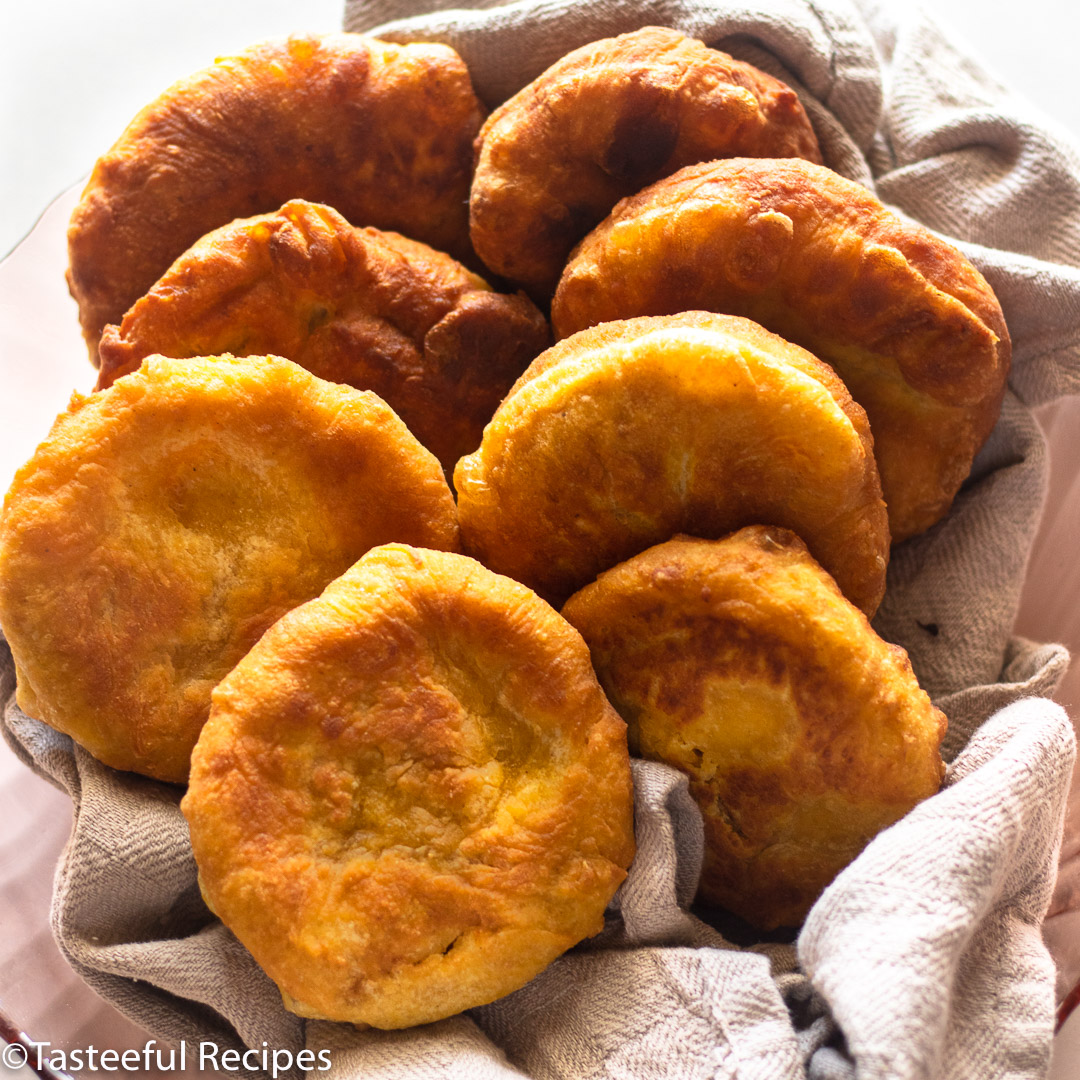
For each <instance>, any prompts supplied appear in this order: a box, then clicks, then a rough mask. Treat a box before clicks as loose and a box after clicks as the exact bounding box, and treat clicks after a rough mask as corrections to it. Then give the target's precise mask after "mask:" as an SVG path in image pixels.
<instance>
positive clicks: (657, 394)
mask: <svg viewBox="0 0 1080 1080" xmlns="http://www.w3.org/2000/svg"><path fill="white" fill-rule="evenodd" d="M454 480H455V486H456V488H457V491H458V512H459V515H460V521H461V531H462V541H463V543H464V544H465V547H466V550H467V551H469V552H470V553H471V554H474V555H476V556H477V557H478V558H479V559H481V560H482V561H483V562H484V563H485V564H486V565H488V566H490V567H492V569H494V570H497V571H498V572H500V573H505V574H509V575H510V576H511V577H515V578H517V579H518V580H519V581H523V582H525V583H526V584H528V585H530V586H531V587H532V588H535V589H536V590H537V591H538V592H540V593H541V594H542V595H546V596H548V597H551V598H552V599H553V600H555V601H557V602H561V601H562V600H564V599H565V598H566V597H567V596H569V595H570V594H571V593H572V592H574V591H576V590H577V589H580V588H581V587H582V586H583V585H585V584H587V583H588V582H590V581H592V579H593V578H594V577H596V575H597V574H598V573H599V572H600V571H601V570H606V569H607V568H609V567H611V566H614V565H615V564H616V563H618V562H621V561H622V560H624V559H627V558H629V557H630V556H631V555H634V554H636V553H637V552H639V551H642V550H644V549H645V548H647V547H650V546H652V545H653V544H656V543H658V542H660V541H662V540H666V539H669V538H670V537H671V536H672V535H674V534H675V533H677V532H692V533H694V534H695V535H699V536H710V537H717V536H722V535H724V534H725V533H728V532H730V531H731V530H732V529H736V528H739V527H740V526H742V525H746V524H749V523H753V522H768V523H770V524H777V525H782V526H785V527H787V528H792V529H797V530H799V531H800V533H801V534H802V535H803V536H804V537H805V538H806V542H807V544H808V545H809V547H810V550H811V551H813V552H814V553H815V555H816V556H817V558H818V559H819V560H820V561H821V562H822V564H823V565H825V566H826V567H828V568H829V570H830V572H831V573H833V574H834V576H835V577H836V579H837V580H838V581H839V582H840V585H841V588H843V590H844V592H845V593H846V595H847V596H848V597H849V598H850V599H851V600H852V601H853V602H854V603H856V604H858V605H859V606H860V607H862V608H863V609H864V610H865V611H866V612H867V613H871V614H872V613H873V612H874V611H875V610H876V608H877V606H878V604H879V603H880V601H881V597H882V594H883V592H884V589H885V567H886V563H887V560H888V553H889V531H888V524H887V521H886V514H885V505H884V503H883V502H882V500H881V488H880V485H879V482H878V476H877V469H876V468H875V466H874V457H873V441H872V439H871V437H870V433H869V428H868V426H867V423H866V416H865V414H864V413H863V411H862V409H860V408H859V406H858V405H856V404H855V403H854V402H853V401H852V400H851V396H850V395H849V394H848V392H847V391H846V390H845V389H844V386H843V384H842V383H841V382H840V380H839V379H838V378H837V377H836V375H835V373H834V372H833V371H832V370H831V369H830V368H829V367H828V366H827V365H825V364H822V363H821V362H820V361H818V360H816V359H815V358H814V357H813V356H811V355H810V354H809V353H807V352H806V351H805V350H803V349H800V348H798V347H797V346H795V345H791V344H789V343H788V342H786V341H783V340H782V339H781V338H778V337H776V335H774V334H770V333H768V332H767V331H765V330H763V329H762V328H761V327H760V326H758V325H756V324H755V323H752V322H750V321H749V320H747V319H739V318H733V317H730V316H723V315H714V314H710V313H708V312H686V313H683V314H681V315H676V316H667V317H662V318H642V319H629V320H626V321H625V322H620V323H610V324H606V325H603V326H597V327H594V328H593V329H591V330H587V331H583V332H582V333H581V334H577V335H575V336H574V337H572V338H568V339H567V340H565V341H562V342H560V343H559V344H558V345H556V346H555V347H554V348H552V349H550V350H548V352H546V353H542V354H541V355H540V356H539V357H537V359H536V360H535V361H533V363H532V364H531V365H530V366H529V368H528V369H527V370H526V372H525V374H524V375H523V376H522V377H521V378H520V379H519V380H518V382H517V383H516V384H515V386H514V388H513V389H512V390H511V392H510V394H509V395H508V396H507V398H506V400H505V401H504V402H503V403H502V405H500V406H499V408H498V410H497V411H496V413H495V416H494V417H493V418H492V421H491V423H490V424H488V426H487V428H486V429H485V431H484V439H483V442H482V443H481V444H480V449H479V450H477V451H476V452H475V453H474V454H471V455H469V456H468V457H465V458H462V459H461V461H460V462H459V463H458V467H457V469H456V471H455V474H454Z"/></svg>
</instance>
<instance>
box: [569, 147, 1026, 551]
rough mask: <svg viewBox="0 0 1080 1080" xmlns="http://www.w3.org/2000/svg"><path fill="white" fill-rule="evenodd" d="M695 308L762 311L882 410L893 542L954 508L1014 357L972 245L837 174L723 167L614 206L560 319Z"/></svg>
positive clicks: (763, 319)
mask: <svg viewBox="0 0 1080 1080" xmlns="http://www.w3.org/2000/svg"><path fill="white" fill-rule="evenodd" d="M689 307H693V308H704V309H706V310H711V311H724V312H729V313H731V314H734V315H745V316H747V317H748V318H751V319H755V320H756V321H757V322H760V323H761V324H762V325H763V326H766V327H768V328H769V329H770V330H773V331H775V332H776V333H778V334H781V335H783V336H784V337H786V338H788V339H789V340H791V341H795V342H797V343H798V344H800V345H803V346H804V347H805V348H808V349H810V351H811V352H813V353H814V354H815V355H816V356H819V357H820V358H821V359H823V360H825V361H826V362H827V363H829V364H831V365H832V366H833V367H834V368H835V369H836V371H837V373H838V374H839V375H840V377H841V378H842V379H843V380H844V382H845V383H846V384H847V387H848V389H849V390H850V391H851V393H852V395H853V396H854V398H855V400H856V401H858V402H859V404H860V405H862V406H863V408H864V409H866V413H867V416H868V417H869V418H870V427H871V429H872V430H873V433H874V445H875V450H876V453H877V461H878V468H879V470H880V473H881V482H882V488H883V490H884V493H885V501H886V503H888V506H889V525H890V528H891V530H892V534H893V540H894V541H900V540H903V539H906V538H907V537H909V536H913V535H915V534H916V533H919V532H922V531H923V530H925V529H927V528H929V527H930V526H931V525H932V524H934V522H936V521H938V520H940V518H942V517H944V515H945V514H946V512H947V511H948V509H949V506H950V505H951V504H952V500H953V498H954V496H955V495H956V492H957V490H958V489H959V487H960V484H961V483H962V482H963V480H964V479H965V478H966V476H967V475H968V472H969V471H970V469H971V462H972V460H973V458H974V456H975V453H976V451H977V450H978V449H979V447H980V446H981V445H982V444H983V442H984V441H985V440H986V437H987V436H988V435H989V434H990V430H991V428H992V427H993V426H994V423H995V422H996V420H997V416H998V413H999V411H1000V408H1001V401H1002V398H1003V396H1004V393H1005V380H1006V376H1007V375H1008V370H1009V361H1010V357H1011V346H1010V342H1009V333H1008V330H1007V329H1006V328H1005V320H1004V318H1003V316H1002V313H1001V307H1000V306H999V304H998V302H997V299H996V298H995V296H994V294H993V292H992V291H991V289H990V287H989V285H987V283H986V281H985V280H984V279H983V277H982V275H981V274H980V273H979V272H978V271H977V270H976V269H975V268H974V267H973V266H972V265H971V263H970V262H968V260H967V259H965V258H964V256H963V255H961V254H960V252H959V251H957V250H956V249H955V248H953V247H951V246H950V245H949V244H947V243H945V242H944V241H942V240H939V239H938V238H937V237H935V236H933V235H932V234H931V233H929V232H928V231H927V230H926V229H924V228H922V227H921V226H918V225H915V224H912V223H910V222H907V221H903V220H901V219H900V218H898V217H897V216H896V215H895V214H892V213H890V212H889V211H888V210H886V209H885V207H884V206H882V205H881V203H880V202H878V200H877V199H876V198H874V196H873V195H871V194H870V192H868V191H867V190H866V189H865V188H863V187H861V186H860V185H859V184H855V183H853V182H851V181H850V180H845V179H843V178H842V177H840V176H837V175H836V174H835V173H833V172H830V171H829V170H828V169H824V168H821V167H819V166H816V165H812V164H810V163H808V162H804V161H795V160H788V161H768V160H765V161H751V160H748V159H744V160H734V161H726V162H712V163H709V164H705V165H697V166H692V167H690V168H687V169H683V170H682V171H681V172H679V173H676V174H675V175H674V176H671V177H668V178H667V179H665V180H662V181H660V182H659V183H657V184H654V185H653V186H652V187H650V188H648V189H646V190H645V191H642V192H641V193H639V194H638V195H636V196H634V197H633V198H630V199H626V200H624V201H623V202H622V203H620V204H619V206H618V207H616V209H615V211H614V212H613V213H612V215H611V216H610V217H609V218H608V219H607V220H606V221H605V222H604V223H603V224H602V225H600V227H599V228H597V229H596V230H595V231H594V232H593V233H591V234H590V235H589V236H588V237H587V238H586V239H585V240H584V241H583V242H582V244H581V245H580V246H579V248H578V249H577V251H576V252H575V254H574V256H573V258H572V259H571V261H570V263H569V265H568V266H567V268H566V271H565V273H564V274H563V277H562V280H561V281H560V283H559V288H558V290H557V292H556V295H555V299H554V302H553V305H552V324H553V326H554V328H555V332H556V336H557V337H564V336H566V335H568V334H573V333H575V332H576V331H578V330H580V329H582V328H583V327H586V326H592V325H593V324H595V323H600V322H605V321H607V320H609V319H623V318H628V317H630V316H635V315H662V314H666V313H668V312H672V311H681V310H684V309H685V308H689Z"/></svg>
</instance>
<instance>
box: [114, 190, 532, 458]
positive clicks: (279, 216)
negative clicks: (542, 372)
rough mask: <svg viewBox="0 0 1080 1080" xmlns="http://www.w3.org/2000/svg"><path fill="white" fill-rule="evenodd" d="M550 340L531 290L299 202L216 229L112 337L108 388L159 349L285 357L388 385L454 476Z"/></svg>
mask: <svg viewBox="0 0 1080 1080" xmlns="http://www.w3.org/2000/svg"><path fill="white" fill-rule="evenodd" d="M548 343H549V334H548V328H547V323H546V321H545V320H544V317H543V316H542V315H541V314H540V312H539V311H537V309H536V307H535V306H534V305H533V304H532V302H531V301H529V300H528V299H526V298H525V297H524V296H520V295H519V296H507V295H503V294H501V293H496V292H492V291H491V289H490V288H489V287H488V285H487V283H486V282H484V281H483V279H482V278H479V277H477V275H476V274H473V273H471V272H470V271H468V270H467V269H466V268H465V267H464V266H462V265H461V264H460V263H458V262H456V261H455V260H453V259H452V258H450V256H449V255H444V254H443V253H442V252H439V251H435V250H434V249H433V248H430V247H428V246H427V245H425V244H421V243H418V242H417V241H414V240H409V239H406V238H405V237H403V236H400V235H398V234H397V233H392V232H381V231H380V230H378V229H372V228H367V229H360V228H355V227H353V226H351V225H350V224H349V223H348V222H347V221H346V220H345V219H344V218H343V217H342V216H341V215H340V214H338V213H337V212H336V211H335V210H332V209H331V208H330V207H327V206H321V205H318V204H314V203H308V202H304V201H302V200H294V201H292V202H289V203H287V204H286V205H285V206H283V207H282V208H281V209H280V210H278V211H277V212H276V213H273V214H263V215H260V216H258V217H253V218H246V219H241V220H238V221H234V222H232V223H231V224H229V225H225V226H222V227H221V228H220V229H216V230H214V232H212V233H210V234H209V235H207V236H204V237H203V238H202V239H201V240H198V241H197V242H196V243H195V244H194V245H193V246H192V247H191V248H189V249H188V250H187V251H186V252H185V253H184V254H183V255H181V256H180V258H178V259H177V260H176V262H174V263H173V265H172V266H171V267H170V268H169V270H168V271H167V272H166V273H165V274H164V276H163V277H161V278H160V279H159V280H158V282H157V284H155V285H154V287H153V288H152V289H151V290H150V291H149V292H148V293H147V294H146V295H145V296H144V297H143V298H142V299H141V300H139V301H138V302H137V303H136V304H135V305H134V306H133V307H132V308H131V310H130V311H128V313H127V314H126V315H125V316H124V321H123V322H122V323H121V324H120V325H119V326H114V325H110V326H107V327H106V328H105V332H104V334H103V335H102V339H101V346H100V350H99V351H100V356H101V373H100V375H99V378H98V387H99V388H101V387H105V386H109V385H110V384H111V383H112V382H113V380H114V379H117V378H119V377H120V376H121V375H126V374H127V373H128V372H130V371H134V370H135V369H136V368H137V367H138V366H139V364H140V363H141V361H142V359H143V357H145V356H149V355H150V354H151V353H161V354H163V355H165V356H173V357H187V356H216V355H218V354H220V353H225V352H228V353H232V354H234V355H237V356H248V355H259V354H266V353H273V354H275V355H277V356H284V357H287V358H288V359H290V360H293V361H295V362H296V363H298V364H301V365H302V366H303V367H305V368H307V369H308V370H309V371H311V372H313V373H314V374H315V375H318V376H319V377H320V378H322V379H329V380H331V381H332V382H341V383H347V384H348V385H350V386H355V387H356V388H357V389H359V390H374V391H375V393H377V394H378V395H379V396H380V397H381V398H382V399H383V400H384V401H385V402H386V403H387V404H388V405H389V406H390V407H391V408H392V409H393V410H394V411H395V412H396V413H397V414H398V416H400V417H401V418H402V420H404V421H405V423H406V424H407V425H408V427H409V430H410V431H411V432H412V433H413V434H414V435H415V436H416V437H417V438H418V439H419V440H420V442H422V443H423V444H424V445H425V446H426V447H427V448H428V449H429V450H431V451H432V453H434V454H435V456H436V457H437V458H438V459H439V460H440V461H441V462H442V464H443V467H444V468H445V469H446V470H447V472H452V471H453V468H454V465H455V464H456V463H457V460H458V458H459V457H461V456H462V455H463V454H467V453H469V452H470V451H472V450H475V449H476V447H477V446H479V445H480V436H481V434H482V433H483V430H484V424H486V423H487V422H488V420H490V419H491V415H492V413H494V412H495V408H496V406H497V405H498V404H499V402H500V401H501V400H502V399H503V397H504V395H505V394H506V392H507V390H509V389H510V385H511V384H512V383H513V381H514V380H515V379H516V378H517V376H518V375H520V374H521V372H522V371H524V370H525V367H526V366H527V365H528V363H529V361H530V360H532V359H533V357H535V356H536V355H537V353H539V352H541V351H542V350H543V349H544V348H545V347H546V346H547V345H548Z"/></svg>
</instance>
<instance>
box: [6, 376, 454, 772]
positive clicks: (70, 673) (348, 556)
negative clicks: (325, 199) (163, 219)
mask: <svg viewBox="0 0 1080 1080" xmlns="http://www.w3.org/2000/svg"><path fill="white" fill-rule="evenodd" d="M394 539H399V540H403V541H405V542H412V543H417V544H424V545H427V546H430V547H444V548H456V547H457V544H458V532H457V522H456V515H455V510H454V504H453V498H452V496H451V493H450V490H449V488H448V486H447V484H446V481H445V479H444V477H443V474H442V470H441V469H440V467H439V464H438V462H437V461H436V460H435V458H434V457H433V456H432V455H431V454H430V453H429V452H428V451H426V450H425V449H424V448H423V447H422V446H420V444H419V443H418V442H417V441H416V440H415V438H414V437H413V436H412V435H411V434H410V433H409V432H408V430H407V429H406V427H405V425H404V424H403V423H402V422H401V420H399V419H398V417H397V416H395V415H394V413H393V412H392V410H391V409H390V408H389V407H388V406H386V405H385V404H384V403H383V402H382V401H380V400H379V398H377V397H376V396H375V395H374V394H370V393H360V392H358V391H355V390H352V389H350V388H348V387H343V386H336V385H333V384H330V383H326V382H323V381H322V380H320V379H316V378H315V377H314V376H313V375H310V374H309V373H308V372H306V371H304V370H303V369H302V368H300V367H298V366H297V365H295V364H293V363H291V362H289V361H287V360H282V359H280V358H276V357H258V358H251V359H247V360H239V359H234V358H232V357H210V358H205V357H204V358H201V359H190V360H185V361H174V360H166V359H164V358H162V357H152V358H150V359H148V360H147V361H146V362H145V363H144V364H143V366H142V368H140V370H139V371H138V372H136V373H135V374H133V375H129V376H127V377H125V378H123V379H120V380H118V381H117V382H116V383H115V384H114V385H113V386H112V387H111V388H109V389H108V390H105V391H103V392H101V393H97V394H93V395H91V396H89V397H82V396H80V395H75V397H74V398H73V399H72V402H71V405H70V406H69V408H68V411H67V412H66V413H63V414H61V415H60V416H59V417H58V418H57V420H56V423H55V424H54V426H53V429H52V432H51V433H50V435H49V437H48V438H47V439H46V440H45V442H43V443H42V444H41V446H40V447H39V448H38V450H37V453H36V454H35V455H34V457H33V458H32V459H31V460H30V462H29V463H28V464H26V465H25V466H23V468H22V469H20V470H19V472H18V474H17V475H16V478H15V481H14V483H13V484H12V487H11V489H10V491H9V492H8V494H7V497H6V499H5V500H4V509H3V516H2V518H0V625H2V626H3V630H4V635H5V637H6V638H7V640H8V643H9V645H10V646H11V651H12V653H13V655H14V658H15V664H16V672H17V676H18V690H17V700H18V703H19V706H20V707H21V708H22V709H23V710H24V711H25V712H26V713H27V714H28V715H30V716H33V717H36V718H38V719H40V720H44V721H45V722H46V723H49V724H51V725H52V726H53V727H55V728H58V729H59V730H60V731H63V732H66V733H67V734H69V735H71V736H72V737H73V738H74V739H75V740H76V741H77V742H79V743H81V744H82V745H83V746H84V747H86V749H88V750H89V751H90V752H91V753H92V754H93V755H94V756H95V757H97V758H99V759H100V760H102V761H104V762H105V763H106V764H108V765H112V766H114V767H115V768H118V769H129V770H133V771H135V772H140V773H144V774H146V775H148V776H152V777H156V778H158V779H161V780H171V781H177V782H181V781H183V780H185V779H186V777H187V771H188V760H189V756H190V753H191V748H192V746H194V744H195V740H196V738H197V736H198V733H199V729H200V728H201V727H202V724H203V722H204V721H205V719H206V716H207V714H208V712H209V708H210V691H211V690H212V689H213V687H214V686H215V685H216V684H217V683H218V682H219V681H220V679H221V678H222V676H224V675H225V674H226V672H228V671H229V670H230V669H231V668H232V667H233V666H234V665H235V664H236V662H237V661H238V660H239V659H240V658H241V657H242V656H243V655H244V654H245V653H246V652H247V650H248V649H249V648H250V647H251V646H252V645H253V644H254V643H255V642H256V641H257V640H258V638H259V636H260V635H261V634H262V632H263V631H264V630H265V629H266V628H267V627H268V626H269V625H270V624H271V623H273V622H274V621H275V620H276V619H278V618H280V616H282V615H283V614H284V613H285V612H286V611H288V610H290V609H291V608H293V607H295V606H296V605H297V604H299V603H302V602H304V601H305V600H309V599H310V598H311V597H313V596H317V595H318V594H319V592H320V591H321V590H322V588H323V587H324V586H325V585H326V583H327V582H328V581H330V580H332V579H333V578H334V577H336V576H337V575H338V574H340V573H342V572H343V571H344V570H345V569H346V568H347V567H348V566H350V565H351V564H352V563H353V562H354V561H355V560H356V559H357V558H359V557H360V556H361V555H362V554H363V553H364V552H365V551H367V550H368V548H370V547H372V546H374V545H376V544H381V543H384V542H387V541H390V540H394Z"/></svg>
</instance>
